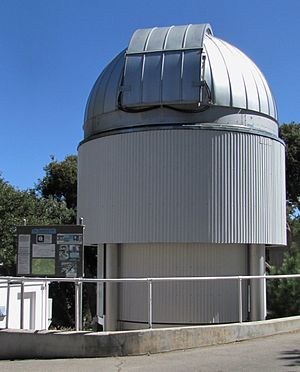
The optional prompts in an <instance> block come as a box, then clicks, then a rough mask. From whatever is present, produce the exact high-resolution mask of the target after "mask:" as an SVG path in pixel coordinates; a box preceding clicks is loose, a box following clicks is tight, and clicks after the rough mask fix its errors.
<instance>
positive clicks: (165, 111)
mask: <svg viewBox="0 0 300 372" xmlns="http://www.w3.org/2000/svg"><path fill="white" fill-rule="evenodd" d="M174 123H176V125H178V126H180V125H184V126H185V128H186V126H187V125H190V126H191V127H195V126H197V127H198V128H199V127H200V128H201V127H203V126H206V124H208V123H209V124H208V125H209V127H210V128H212V127H213V125H214V126H215V128H214V129H218V127H220V126H221V127H222V130H224V128H225V129H226V127H227V128H228V129H229V130H242V131H250V132H251V131H252V132H256V133H257V132H259V133H261V134H265V135H268V136H270V135H271V136H272V137H277V136H278V123H277V110H276V105H275V102H274V98H273V96H272V93H271V91H270V88H269V86H268V84H267V82H266V80H265V78H264V76H263V75H262V73H261V72H260V70H259V69H258V68H257V66H256V65H255V64H254V63H253V62H252V61H251V60H250V59H249V58H248V57H247V56H246V55H245V54H243V53H242V52H241V51H240V50H239V49H237V48H235V47H234V46H232V45H230V44H228V43H227V42H225V41H223V40H220V39H218V38H216V37H214V36H213V33H212V30H211V27H210V26H209V25H207V24H204V25H186V26H171V27H162V28H152V29H141V30H137V31H135V33H134V34H133V36H132V38H131V40H130V42H129V46H128V48H127V49H126V50H124V51H122V52H121V53H120V54H119V55H118V56H117V57H116V58H115V59H114V60H113V61H112V62H111V63H110V64H109V65H108V66H107V67H106V68H105V69H104V71H103V72H102V74H101V75H100V76H99V78H98V80H97V81H96V83H95V85H94V87H93V89H92V91H91V93H90V96H89V99H88V102H87V106H86V112H85V119H84V130H85V138H86V139H87V138H89V137H91V136H95V135H99V134H102V135H103V133H104V132H107V131H111V130H120V129H122V130H124V129H128V128H131V130H132V129H133V128H136V129H137V128H139V129H141V127H143V128H145V127H147V126H150V127H151V126H153V125H155V126H158V125H159V126H168V125H172V126H174Z"/></svg>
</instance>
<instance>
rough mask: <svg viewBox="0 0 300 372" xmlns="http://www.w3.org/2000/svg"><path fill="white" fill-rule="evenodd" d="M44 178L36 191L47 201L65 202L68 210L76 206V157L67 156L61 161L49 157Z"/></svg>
mask: <svg viewBox="0 0 300 372" xmlns="http://www.w3.org/2000/svg"><path fill="white" fill-rule="evenodd" d="M44 171H45V173H46V174H45V177H44V178H43V179H41V180H39V182H38V184H37V187H36V188H37V191H39V192H40V193H41V195H42V196H43V197H44V198H46V199H48V198H54V199H55V200H58V201H65V202H66V204H67V207H68V208H73V209H76V206H77V156H76V155H69V156H66V158H65V159H64V160H62V161H60V162H59V161H57V160H55V158H54V156H51V162H50V163H49V164H47V165H46V166H45V167H44Z"/></svg>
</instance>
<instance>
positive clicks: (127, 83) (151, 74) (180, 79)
mask: <svg viewBox="0 0 300 372" xmlns="http://www.w3.org/2000/svg"><path fill="white" fill-rule="evenodd" d="M205 32H209V33H211V30H210V28H209V25H188V26H172V27H168V28H166V27H163V28H154V29H152V30H150V29H147V30H137V31H136V32H135V33H134V34H133V36H132V38H131V41H130V43H129V47H128V49H127V52H126V57H125V69H124V77H123V83H122V87H121V89H120V90H121V92H122V95H121V103H122V105H123V106H124V107H139V106H149V105H150V106H152V105H163V104H182V103H183V104H198V103H199V102H200V101H201V90H202V82H201V74H200V72H201V53H202V49H203V39H204V35H205Z"/></svg>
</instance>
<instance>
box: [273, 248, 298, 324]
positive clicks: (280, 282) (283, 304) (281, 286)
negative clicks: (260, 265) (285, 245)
mask: <svg viewBox="0 0 300 372" xmlns="http://www.w3.org/2000/svg"><path fill="white" fill-rule="evenodd" d="M270 274H271V275H277V274H278V275H285V274H300V251H299V247H297V246H296V244H295V243H292V245H291V247H290V248H289V250H288V252H287V253H286V254H285V258H284V260H283V264H282V266H281V267H280V268H279V269H277V268H272V269H271V271H270ZM267 289H268V297H267V298H268V310H269V312H270V317H272V318H278V317H285V316H292V315H299V314H300V281H299V279H269V280H268V286H267Z"/></svg>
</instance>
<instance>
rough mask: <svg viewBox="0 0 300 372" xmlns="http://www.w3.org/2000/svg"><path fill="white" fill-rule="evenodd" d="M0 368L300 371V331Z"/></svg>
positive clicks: (17, 371)
mask: <svg viewBox="0 0 300 372" xmlns="http://www.w3.org/2000/svg"><path fill="white" fill-rule="evenodd" d="M0 347H1V345H0ZM0 371H1V372H8V371H9V372H21V371H22V372H29V371H30V372H36V371H38V372H48V371H49V372H60V371H61V372H94V371H95V372H96V371H97V372H102V371H105V372H110V371H113V372H127V371H143V372H144V371H145V372H152V371H155V372H177V371H178V372H181V371H197V372H198V371H199V372H236V371H243V372H248V371H251V372H253V371H255V372H259V371H263V372H269V371H270V372H277V371H278V372H293V371H298V372H299V371H300V331H299V332H293V333H287V334H282V335H277V336H271V337H265V338H260V339H256V340H249V341H243V342H238V343H233V344H227V345H218V346H209V347H202V348H198V349H192V350H186V351H174V352H169V353H164V354H153V355H149V356H148V355H145V356H135V357H133V356H132V357H115V358H94V359H56V360H21V361H0Z"/></svg>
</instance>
